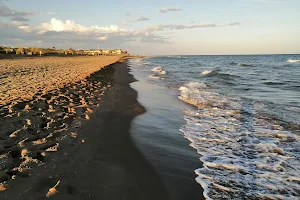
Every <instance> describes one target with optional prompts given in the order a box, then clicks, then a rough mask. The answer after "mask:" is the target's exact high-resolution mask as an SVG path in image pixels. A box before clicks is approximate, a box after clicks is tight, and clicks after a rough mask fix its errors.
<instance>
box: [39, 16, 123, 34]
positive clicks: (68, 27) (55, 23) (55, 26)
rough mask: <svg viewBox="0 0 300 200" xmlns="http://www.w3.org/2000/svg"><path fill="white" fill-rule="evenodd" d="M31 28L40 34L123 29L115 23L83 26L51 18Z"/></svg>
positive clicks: (104, 31)
mask: <svg viewBox="0 0 300 200" xmlns="http://www.w3.org/2000/svg"><path fill="white" fill-rule="evenodd" d="M33 30H38V33H40V34H42V33H45V32H49V31H54V32H63V31H64V32H76V33H82V34H85V33H86V34H88V33H113V32H124V31H126V30H125V29H121V28H119V27H118V26H116V25H111V26H105V27H99V26H91V27H85V26H82V25H80V24H76V23H75V22H74V21H71V20H66V21H65V22H63V21H61V20H58V19H55V18H52V19H51V21H50V23H42V24H41V25H40V26H37V27H34V28H33Z"/></svg>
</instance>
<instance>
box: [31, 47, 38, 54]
mask: <svg viewBox="0 0 300 200" xmlns="http://www.w3.org/2000/svg"><path fill="white" fill-rule="evenodd" d="M30 50H31V52H32V54H33V55H36V54H40V51H41V50H40V49H39V48H34V47H33V48H31V49H30Z"/></svg>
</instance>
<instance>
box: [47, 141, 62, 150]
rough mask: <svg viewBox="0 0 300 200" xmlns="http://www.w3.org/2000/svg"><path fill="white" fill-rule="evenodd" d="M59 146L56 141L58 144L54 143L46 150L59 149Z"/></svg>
mask: <svg viewBox="0 0 300 200" xmlns="http://www.w3.org/2000/svg"><path fill="white" fill-rule="evenodd" d="M58 147H59V144H58V143H56V145H54V146H53V147H49V148H48V149H46V151H50V152H52V151H57V150H58Z"/></svg>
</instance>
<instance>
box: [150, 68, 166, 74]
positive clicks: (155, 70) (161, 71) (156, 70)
mask: <svg viewBox="0 0 300 200" xmlns="http://www.w3.org/2000/svg"><path fill="white" fill-rule="evenodd" d="M151 71H152V72H155V73H158V74H162V75H163V74H166V73H167V72H166V71H164V70H163V68H161V67H155V68H153V69H152V70H151Z"/></svg>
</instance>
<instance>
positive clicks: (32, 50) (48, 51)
mask: <svg viewBox="0 0 300 200" xmlns="http://www.w3.org/2000/svg"><path fill="white" fill-rule="evenodd" d="M0 54H15V55H28V56H32V55H40V56H42V55H128V53H127V51H126V50H122V49H77V50H75V49H73V48H72V47H70V48H68V49H56V48H55V47H52V48H36V47H6V46H0Z"/></svg>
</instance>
